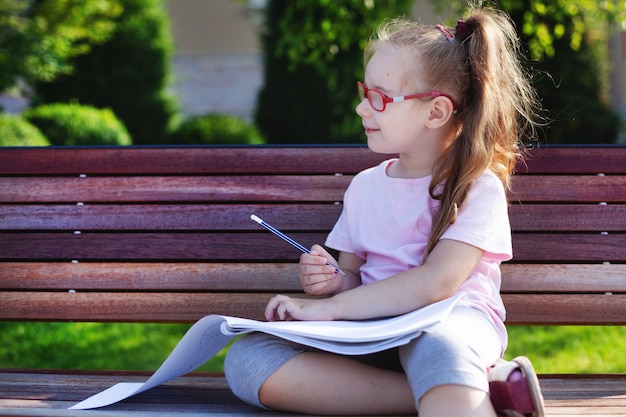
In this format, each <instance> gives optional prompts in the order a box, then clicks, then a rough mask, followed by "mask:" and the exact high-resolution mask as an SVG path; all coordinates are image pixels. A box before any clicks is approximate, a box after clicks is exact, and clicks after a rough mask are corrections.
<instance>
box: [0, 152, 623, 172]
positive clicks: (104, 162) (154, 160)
mask: <svg viewBox="0 0 626 417" xmlns="http://www.w3.org/2000/svg"><path fill="white" fill-rule="evenodd" d="M52 153H53V155H54V157H53V158H51V154H52ZM311 153H314V154H315V155H316V156H315V157H314V158H312V157H311ZM387 158H389V156H388V155H379V154H375V153H374V152H371V151H370V150H369V149H368V148H367V147H366V146H329V145H324V146H322V147H320V146H280V147H272V146H252V147H250V146H244V147H239V148H238V147H233V146H230V147H213V146H203V147H177V148H172V147H152V148H141V147H132V148H131V147H129V148H123V147H118V148H26V149H23V148H22V149H20V148H16V149H12V148H5V149H3V151H2V153H0V175H22V174H32V175H63V174H68V173H70V174H115V175H117V174H125V175H132V174H170V173H172V174H176V173H179V172H188V173H195V174H207V173H225V172H237V173H252V174H254V173H265V172H267V167H268V166H271V167H272V170H273V171H274V172H277V173H279V172H280V173H293V172H298V173H335V172H341V173H356V172H359V171H361V170H363V169H365V168H368V167H371V166H373V165H376V164H377V163H378V162H381V161H383V160H385V159H387ZM320 160H323V161H324V164H319V163H318V161H320ZM599 161H601V165H602V172H603V173H605V174H626V148H625V147H623V146H622V147H620V146H606V147H600V146H594V147H548V148H540V149H534V150H530V151H529V157H528V158H527V161H526V162H525V163H521V164H519V167H518V171H519V172H520V173H531V174H554V173H556V174H564V173H566V174H592V175H593V174H597V173H598V172H597V171H598V168H597V167H598V163H599ZM112 162H114V163H112Z"/></svg>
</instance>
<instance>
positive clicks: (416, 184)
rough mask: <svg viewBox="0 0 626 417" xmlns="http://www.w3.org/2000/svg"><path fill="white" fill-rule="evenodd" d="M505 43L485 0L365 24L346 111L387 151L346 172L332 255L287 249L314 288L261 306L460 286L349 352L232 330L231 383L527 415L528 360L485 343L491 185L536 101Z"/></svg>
mask: <svg viewBox="0 0 626 417" xmlns="http://www.w3.org/2000/svg"><path fill="white" fill-rule="evenodd" d="M517 47H518V44H517V38H516V34H515V30H514V28H513V26H512V24H511V22H510V20H509V19H508V18H507V17H506V16H505V15H504V14H502V13H500V12H498V11H495V10H491V9H475V10H472V11H470V13H469V14H468V16H467V18H466V19H465V20H464V21H459V23H458V25H457V27H456V28H455V29H451V28H446V27H443V26H441V25H437V26H419V25H416V24H412V23H408V22H404V21H394V22H390V23H387V24H385V25H383V26H382V27H381V28H380V30H379V33H378V37H377V39H375V40H373V41H371V42H370V44H369V46H368V48H367V49H366V54H365V62H366V68H365V80H364V82H363V83H361V82H359V83H358V89H359V95H360V98H361V102H360V104H359V105H358V106H357V108H356V112H357V114H358V115H359V116H360V117H361V118H362V120H363V128H364V130H365V134H366V136H367V143H368V146H369V148H370V149H371V150H373V151H374V152H378V153H384V154H398V155H399V157H397V158H394V159H389V160H388V161H385V162H383V163H382V164H380V165H379V166H376V167H373V168H370V169H368V170H365V171H363V172H361V173H359V174H358V175H357V176H356V177H355V178H354V180H353V181H352V183H351V184H350V186H349V188H348V190H347V191H346V193H345V197H344V206H343V211H342V213H341V216H340V218H339V220H338V221H337V224H336V225H335V227H334V228H333V230H332V232H331V233H330V235H329V237H328V239H327V241H326V245H327V246H329V247H331V248H334V249H336V250H338V251H339V255H338V258H337V259H336V260H335V259H334V258H333V256H332V255H331V254H330V253H328V252H327V251H326V250H324V249H323V248H322V247H321V246H319V245H315V246H313V248H312V249H311V253H310V254H304V255H302V257H301V258H300V265H299V274H300V281H301V283H302V286H303V288H304V290H305V292H306V293H307V294H311V295H317V296H325V297H318V298H314V299H297V298H291V297H287V296H284V295H277V296H275V297H274V298H272V299H271V300H270V301H269V303H268V305H267V308H266V311H265V315H266V317H267V319H268V320H289V319H293V320H343V319H346V320H361V319H370V318H377V317H386V316H395V315H400V314H403V313H407V312H410V311H413V310H415V309H418V308H420V307H424V306H426V305H429V304H431V303H434V302H436V301H440V300H442V299H445V298H447V297H451V296H453V295H455V294H458V293H463V294H465V297H464V299H463V300H462V301H461V302H460V303H459V305H458V306H457V307H455V308H454V309H453V311H452V313H451V314H450V315H449V316H448V317H447V318H446V320H445V321H444V322H443V323H442V324H440V325H439V326H437V327H436V328H435V331H434V332H432V333H424V334H423V335H421V336H420V337H418V338H417V339H415V340H413V341H412V342H410V343H409V344H407V345H405V346H402V347H400V348H397V349H392V350H389V351H385V352H381V353H379V354H374V355H367V356H364V357H353V356H341V355H335V354H330V353H326V352H320V351H316V350H313V349H309V348H306V347H303V346H300V345H296V344H294V343H290V342H287V341H284V340H282V339H279V338H275V337H272V336H268V335H265V334H261V333H255V334H252V335H249V336H246V337H244V338H242V339H240V340H239V341H238V342H237V343H235V344H234V345H233V346H232V348H231V349H230V351H229V354H228V356H227V358H226V362H225V373H226V377H227V379H228V382H229V384H230V386H231V388H232V390H233V392H234V393H235V394H236V395H238V396H239V397H240V398H242V399H243V400H245V401H247V402H248V403H250V404H254V405H256V406H258V407H263V408H267V409H274V410H284V411H292V412H299V413H307V414H336V415H337V414H338V415H348V414H353V415H354V414H368V415H383V414H415V413H416V412H419V415H420V417H428V416H437V417H444V416H455V417H458V416H493V415H496V412H497V413H499V414H501V415H518V416H521V415H524V414H528V415H531V414H532V415H536V416H537V415H543V404H542V399H541V393H540V391H539V388H538V383H537V380H536V375H535V374H534V371H533V370H532V366H530V363H529V362H528V361H527V360H526V359H525V358H517V359H516V360H515V361H514V362H508V363H507V362H504V361H502V360H500V359H499V358H500V357H501V355H502V354H503V352H504V350H505V348H506V344H507V335H506V330H505V327H504V319H505V311H504V306H503V304H502V300H501V298H500V294H499V290H500V269H499V265H500V263H501V262H502V261H506V260H508V259H510V258H511V256H512V253H511V231H510V226H509V221H508V214H507V201H506V195H505V190H506V189H507V187H508V186H509V181H510V176H511V172H512V170H513V168H514V166H515V163H516V158H517V157H518V154H519V149H518V141H519V140H520V136H521V135H522V133H523V132H524V130H526V129H525V128H526V127H530V131H532V127H533V120H534V119H535V116H534V115H535V114H536V113H535V108H536V99H535V94H534V90H533V89H532V88H531V86H530V83H529V79H528V77H527V76H526V74H525V73H524V72H523V71H522V69H521V65H520V62H519V59H518V49H517ZM327 261H330V262H331V263H333V264H336V263H338V265H339V266H340V268H341V269H342V270H343V271H344V272H345V275H343V274H340V273H336V272H335V269H334V268H333V267H332V266H328V265H326V262H327ZM499 361H500V362H499ZM495 363H498V365H497V366H495V367H493V365H494V364H495ZM490 397H491V398H490ZM492 403H493V405H492ZM494 406H495V408H496V410H494Z"/></svg>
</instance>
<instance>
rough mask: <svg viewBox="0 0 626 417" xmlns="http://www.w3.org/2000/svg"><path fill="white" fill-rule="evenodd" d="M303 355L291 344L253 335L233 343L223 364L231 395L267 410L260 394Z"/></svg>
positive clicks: (261, 335)
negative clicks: (285, 366) (277, 373)
mask: <svg viewBox="0 0 626 417" xmlns="http://www.w3.org/2000/svg"><path fill="white" fill-rule="evenodd" d="M300 352H301V351H300V350H299V349H297V348H295V347H294V346H293V345H291V344H290V343H289V342H287V341H285V340H283V339H279V338H276V337H274V336H270V335H266V334H264V333H251V334H249V335H246V336H244V337H242V338H240V339H238V340H237V341H235V343H233V345H232V346H231V347H230V348H229V350H228V353H227V355H226V359H225V360H224V375H225V376H226V380H227V381H228V385H229V386H230V389H231V390H232V392H233V393H234V394H235V395H236V396H237V397H239V398H240V399H241V400H243V401H245V402H247V403H248V404H251V405H254V406H257V407H260V408H266V407H265V406H263V404H262V403H261V401H260V400H259V390H260V388H261V385H263V383H264V382H265V381H266V380H267V378H268V377H269V376H270V375H271V374H273V373H274V372H275V371H276V370H277V369H278V368H279V367H280V366H282V365H283V364H284V363H285V362H286V361H288V360H289V359H291V358H292V357H294V356H295V355H297V354H298V353H300Z"/></svg>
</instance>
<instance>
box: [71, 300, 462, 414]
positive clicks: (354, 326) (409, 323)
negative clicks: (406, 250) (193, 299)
mask: <svg viewBox="0 0 626 417" xmlns="http://www.w3.org/2000/svg"><path fill="white" fill-rule="evenodd" d="M460 299H461V296H455V297H451V298H448V299H446V300H443V301H440V302H438V303H434V304H431V305H429V306H426V307H424V308H421V309H419V310H415V311H413V312H411V313H407V314H404V315H402V316H398V317H393V318H388V319H379V320H365V321H280V322H261V321H256V320H249V319H243V318H238V317H230V316H219V315H210V316H206V317H204V318H202V319H200V320H199V321H197V322H196V323H195V324H194V325H193V326H191V328H190V329H189V330H188V331H187V333H186V334H185V335H184V336H183V338H182V339H181V340H180V341H179V342H178V344H177V345H176V347H175V348H174V350H173V351H172V353H170V355H169V356H168V357H167V359H165V361H164V362H163V364H161V366H160V367H159V369H157V370H156V372H155V373H154V374H153V375H152V376H151V377H150V378H149V379H148V380H147V381H146V382H144V383H128V382H122V383H119V384H116V385H114V386H112V387H111V388H109V389H106V390H104V391H102V392H100V393H98V394H96V395H94V396H92V397H89V398H87V399H86V400H84V401H82V402H80V403H78V404H76V405H74V406H72V407H70V409H74V410H86V409H90V408H98V407H104V406H107V405H111V404H114V403H116V402H118V401H121V400H124V399H126V398H129V397H131V396H133V395H135V394H139V393H140V392H144V391H147V390H149V389H151V388H154V387H156V386H157V385H160V384H163V383H164V382H167V381H170V380H172V379H174V378H177V377H179V376H181V375H184V374H186V373H189V372H191V371H193V370H194V369H197V368H198V367H200V366H201V365H203V364H204V363H205V362H207V361H208V360H209V359H211V358H212V357H213V356H214V355H215V354H216V353H217V352H219V351H220V350H221V349H222V348H224V347H225V346H226V345H227V344H228V342H230V341H231V340H232V339H233V338H234V337H235V336H237V335H240V334H244V333H250V332H255V331H260V332H264V333H268V334H272V335H275V336H278V337H281V338H284V339H287V340H290V341H293V342H297V343H300V344H303V345H307V346H311V347H314V348H317V349H322V350H325V351H329V352H334V353H339V354H343V355H364V354H369V353H374V352H380V351H382V350H387V349H391V348H394V347H397V346H402V345H405V344H407V343H408V342H410V341H411V340H412V339H414V338H416V337H418V336H419V335H420V334H421V333H422V332H428V331H431V330H432V329H433V327H435V326H436V325H437V324H439V323H440V322H441V321H442V320H443V319H444V318H445V317H446V316H447V315H448V314H449V313H450V311H451V310H452V308H453V307H454V306H455V305H456V304H457V302H458V301H459V300H460Z"/></svg>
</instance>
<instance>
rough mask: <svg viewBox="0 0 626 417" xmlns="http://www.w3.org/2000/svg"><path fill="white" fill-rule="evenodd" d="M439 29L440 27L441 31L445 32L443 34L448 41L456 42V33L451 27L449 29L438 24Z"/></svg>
mask: <svg viewBox="0 0 626 417" xmlns="http://www.w3.org/2000/svg"><path fill="white" fill-rule="evenodd" d="M437 29H439V30H440V31H441V33H443V36H445V37H446V39H447V40H448V42H454V38H455V36H454V33H452V31H451V30H450V29H448V28H447V27H445V26H444V25H437Z"/></svg>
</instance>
